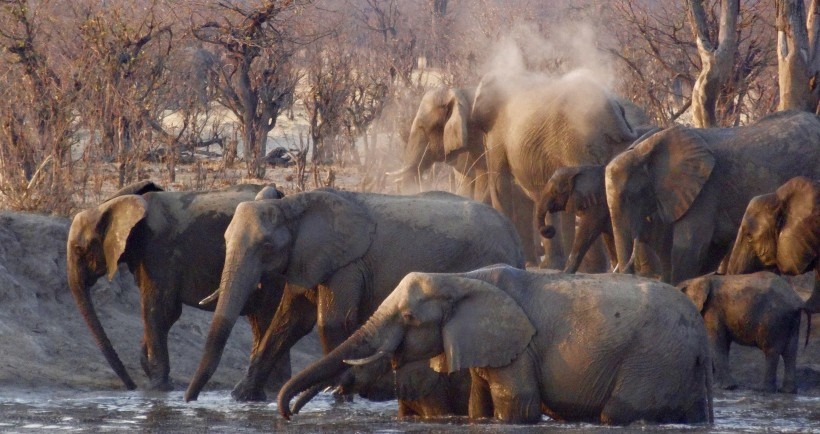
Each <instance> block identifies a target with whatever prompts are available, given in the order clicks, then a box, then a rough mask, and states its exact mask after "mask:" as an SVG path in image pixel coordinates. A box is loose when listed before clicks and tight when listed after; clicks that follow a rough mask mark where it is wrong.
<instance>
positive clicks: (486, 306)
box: [278, 266, 712, 424]
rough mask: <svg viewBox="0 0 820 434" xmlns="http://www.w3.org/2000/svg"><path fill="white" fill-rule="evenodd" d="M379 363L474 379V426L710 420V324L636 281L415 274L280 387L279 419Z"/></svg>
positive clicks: (660, 286)
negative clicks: (299, 401)
mask: <svg viewBox="0 0 820 434" xmlns="http://www.w3.org/2000/svg"><path fill="white" fill-rule="evenodd" d="M381 358H392V360H393V363H394V364H395V365H396V366H397V367H399V368H400V367H401V366H402V364H404V363H409V362H413V361H418V360H429V363H430V366H432V367H434V368H435V369H438V370H441V371H442V372H456V371H459V370H461V369H469V370H470V374H471V377H472V384H471V391H470V397H469V410H468V411H469V416H470V418H473V419H475V418H495V419H499V420H501V421H504V422H509V423H536V422H538V421H540V420H541V416H542V413H546V414H547V415H549V416H550V417H552V418H555V419H558V420H566V421H586V422H595V423H605V424H628V423H631V422H633V421H637V420H645V421H648V422H669V423H700V422H709V421H711V420H712V396H711V390H712V389H711V355H710V350H709V344H708V337H707V334H706V329H705V327H704V325H703V320H702V319H701V317H700V315H699V314H698V311H697V310H696V309H695V308H694V305H693V304H692V303H691V302H690V301H689V300H688V299H687V298H686V297H685V296H684V295H683V294H682V293H681V292H680V291H678V290H677V289H676V288H674V287H672V286H670V285H667V284H664V283H660V282H657V281H653V280H649V279H645V278H640V277H636V276H625V275H595V274H587V275H582V274H565V273H556V272H551V273H546V272H531V271H524V270H518V269H514V268H511V267H507V266H492V267H487V268H484V269H480V270H475V271H472V272H467V273H460V274H454V273H418V272H415V273H410V274H408V275H407V276H406V277H405V278H404V279H402V281H401V282H400V283H399V285H398V286H397V287H396V289H395V291H393V292H392V293H391V294H390V296H389V297H388V298H387V299H385V301H384V302H383V303H382V304H381V306H379V308H378V309H377V310H376V312H375V313H374V314H373V315H372V316H371V317H370V319H369V320H368V321H367V322H366V323H365V324H364V325H363V326H362V327H361V328H360V329H359V330H358V331H356V333H354V334H353V335H352V336H351V337H350V338H349V339H347V340H346V341H345V342H344V343H342V344H341V345H340V346H339V347H337V348H336V349H335V350H334V351H333V352H331V353H330V354H328V355H327V356H325V357H324V358H322V359H321V360H320V361H319V362H317V363H315V364H313V365H311V366H310V367H309V368H307V369H306V370H304V371H302V372H300V373H298V374H297V375H295V376H294V377H293V378H292V379H291V380H290V381H288V382H287V383H286V384H285V385H284V386H283V387H282V389H281V390H280V392H279V399H278V406H279V412H280V413H281V414H282V416H283V417H285V418H289V417H290V416H291V407H290V405H289V404H290V400H291V398H292V397H293V396H295V395H296V394H297V393H299V392H300V391H301V390H300V389H302V388H303V387H304V385H305V384H310V383H311V382H312V381H317V380H319V379H320V377H321V376H323V375H328V374H331V373H333V372H334V371H336V370H338V369H342V368H341V366H342V365H343V364H345V363H348V364H354V365H362V364H368V363H373V362H374V361H376V360H379V359H381Z"/></svg>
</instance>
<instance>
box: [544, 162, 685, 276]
mask: <svg viewBox="0 0 820 434" xmlns="http://www.w3.org/2000/svg"><path fill="white" fill-rule="evenodd" d="M604 170H605V166H603V165H588V166H569V167H561V168H559V169H557V170H556V171H555V172H554V173H553V174H552V177H550V180H549V181H548V182H547V185H546V186H545V187H544V190H543V191H542V192H541V195H540V196H539V198H538V201H537V202H536V215H537V219H538V221H539V222H540V227H539V231H540V233H541V236H542V237H544V238H552V237H554V236H555V234H556V230H555V227H554V226H552V225H546V224H545V223H544V220H545V216H546V214H547V213H555V212H558V211H565V210H567V209H574V210H575V236H574V237H573V244H572V250H571V251H570V253H569V256H568V257H567V263H566V266H565V267H564V272H565V273H575V272H576V271H578V267H579V266H580V265H581V261H582V260H583V259H584V255H586V253H587V251H588V250H589V248H590V247H591V246H592V245H593V242H594V241H595V240H597V239H599V237H600V238H601V239H603V241H604V244H605V246H606V250H607V253H608V255H609V259H610V264H611V268H610V269H611V270H612V269H615V267H616V266H617V264H618V257H617V253H616V251H615V242H614V240H613V238H612V220H611V219H610V216H609V207H607V203H606V188H605V184H604V183H605V180H604ZM655 220H656V221H657V223H660V222H659V221H658V219H655ZM642 229H643V232H642V233H641V234H639V235H637V236H636V237H635V245H634V249H633V250H634V251H633V254H632V258H631V259H630V261H629V263H628V264H627V265H626V268H627V270H628V271H634V272H636V273H637V274H638V275H641V276H647V277H659V278H660V279H661V280H663V281H666V280H667V279H668V276H666V275H665V272H668V270H669V269H670V268H671V266H670V264H668V263H663V259H668V255H660V256H659V255H658V253H657V251H661V252H663V251H668V249H669V242H670V240H669V239H668V238H669V236H668V230H667V228H665V227H664V226H662V225H660V224H652V225H645V227H642Z"/></svg>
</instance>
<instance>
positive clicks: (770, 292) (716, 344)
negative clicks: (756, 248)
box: [678, 271, 811, 393]
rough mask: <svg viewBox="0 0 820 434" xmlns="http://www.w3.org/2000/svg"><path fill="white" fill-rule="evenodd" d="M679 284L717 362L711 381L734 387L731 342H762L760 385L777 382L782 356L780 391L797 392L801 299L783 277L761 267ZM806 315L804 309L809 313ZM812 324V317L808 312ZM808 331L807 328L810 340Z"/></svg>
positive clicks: (766, 388) (771, 388)
mask: <svg viewBox="0 0 820 434" xmlns="http://www.w3.org/2000/svg"><path fill="white" fill-rule="evenodd" d="M678 287H679V288H680V289H681V290H682V291H683V292H684V293H686V295H687V296H689V298H690V299H692V302H694V303H695V306H697V308H698V309H699V310H700V312H701V314H702V315H703V321H704V322H705V324H706V330H708V332H709V340H710V342H711V344H712V355H713V360H714V363H715V384H716V385H717V386H718V387H722V388H724V389H734V388H736V387H737V382H736V381H735V380H734V379H733V378H732V374H731V372H730V365H729V348H730V346H731V344H732V343H733V342H736V343H738V344H740V345H745V346H753V347H757V348H760V349H761V350H762V351H763V354H765V356H766V373H765V376H764V379H763V384H762V389H763V390H764V391H767V392H774V391H776V390H778V388H777V366H778V364H779V363H780V358H781V357H782V358H783V366H784V369H783V385H782V386H781V387H780V389H779V390H780V391H781V392H786V393H797V383H796V382H795V373H796V369H797V366H796V365H797V347H798V341H799V339H800V315H801V313H802V312H803V311H804V309H803V300H802V299H801V298H800V297H799V296H798V295H797V293H796V292H795V291H794V289H793V288H792V286H791V285H790V284H789V282H788V281H786V280H785V279H783V278H781V277H779V276H777V275H776V274H773V273H770V272H767V271H760V272H757V273H753V274H743V275H737V276H720V275H715V274H711V275H706V276H701V277H696V278H694V279H689V280H686V281H683V282H681V283H680V284H678ZM807 316H808V314H807ZM808 322H809V327H811V317H809V318H808ZM808 336H809V332H808V331H807V332H806V344H808Z"/></svg>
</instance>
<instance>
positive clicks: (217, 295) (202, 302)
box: [199, 289, 222, 306]
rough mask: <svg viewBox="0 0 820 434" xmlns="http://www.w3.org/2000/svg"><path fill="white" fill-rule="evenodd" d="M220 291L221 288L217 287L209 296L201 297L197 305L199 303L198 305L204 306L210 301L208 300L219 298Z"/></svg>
mask: <svg viewBox="0 0 820 434" xmlns="http://www.w3.org/2000/svg"><path fill="white" fill-rule="evenodd" d="M221 291H222V290H221V289H217V290H216V291H214V293H213V294H211V295H209V296H207V297H205V298H203V299H202V300H200V301H199V305H200V306H204V305H206V304H208V303H210V302H212V301H214V300H216V299H217V298H219V293H220V292H221Z"/></svg>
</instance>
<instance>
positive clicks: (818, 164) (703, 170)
mask: <svg viewBox="0 0 820 434" xmlns="http://www.w3.org/2000/svg"><path fill="white" fill-rule="evenodd" d="M796 175H803V176H808V177H810V178H820V119H818V118H817V116H815V115H814V114H812V113H807V112H791V111H787V112H780V113H776V114H772V115H769V116H767V117H766V118H764V119H762V120H760V121H759V122H757V123H755V124H753V125H749V126H743V127H735V128H709V129H698V128H687V127H682V126H673V127H670V128H667V129H665V130H662V131H659V132H657V133H655V134H652V135H650V136H649V137H647V138H645V139H643V140H641V141H640V142H638V143H636V144H635V145H633V146H631V147H630V148H629V149H628V150H627V151H624V152H623V153H621V154H620V155H618V156H617V157H615V158H614V159H613V160H612V161H611V162H610V163H609V164H608V165H607V167H606V194H607V206H609V211H610V215H611V216H612V226H613V231H614V238H615V250H616V251H617V255H618V263H619V268H620V264H626V263H627V262H628V260H629V258H630V255H631V253H632V242H633V238H634V236H635V234H636V233H637V232H640V230H641V228H642V227H643V225H644V224H645V222H646V221H647V219H649V220H651V219H654V218H659V219H661V221H662V222H663V223H664V224H667V225H670V226H669V227H670V228H671V229H670V230H671V237H672V241H671V248H670V260H669V263H671V264H672V269H671V271H670V282H672V283H678V282H681V281H683V280H686V279H689V278H692V277H696V276H699V275H702V274H705V273H708V272H710V271H714V270H716V269H717V268H718V265H719V263H720V262H721V260H722V259H723V258H724V257H725V256H726V255H727V254H728V253H729V251H730V249H731V246H732V243H733V242H734V240H735V235H736V233H737V230H738V227H739V226H740V222H741V219H742V217H743V213H744V210H745V209H746V204H748V203H749V200H750V199H751V198H752V197H754V196H756V195H759V194H763V193H767V192H770V191H773V190H774V189H775V188H777V187H778V186H780V185H781V184H782V183H784V182H786V181H787V180H788V179H790V178H792V177H794V176H796Z"/></svg>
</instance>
